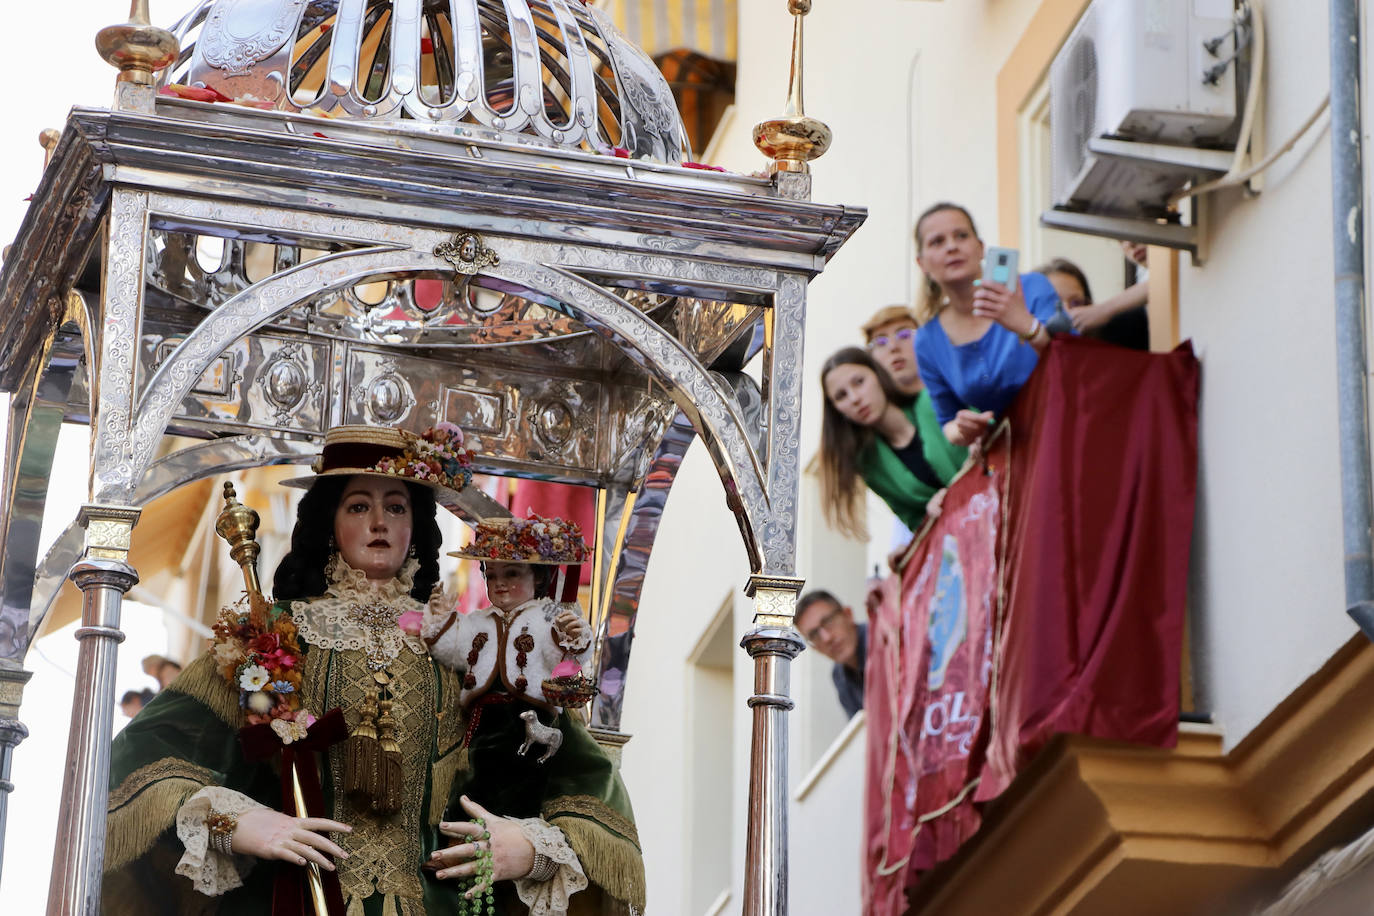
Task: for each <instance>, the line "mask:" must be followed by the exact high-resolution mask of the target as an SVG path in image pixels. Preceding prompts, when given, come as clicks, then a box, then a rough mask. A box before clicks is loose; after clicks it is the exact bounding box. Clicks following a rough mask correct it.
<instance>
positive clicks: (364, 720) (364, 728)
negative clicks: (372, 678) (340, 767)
mask: <svg viewBox="0 0 1374 916" xmlns="http://www.w3.org/2000/svg"><path fill="white" fill-rule="evenodd" d="M376 717H377V690H376V688H373V689H372V690H370V691H368V693H367V696H365V697H364V698H363V704H362V709H361V710H359V717H358V724H357V725H356V726H354V728H353V734H351V735H349V736H348V743H347V744H346V745H344V792H345V793H346V794H347V795H349V796H352V797H355V798H365V799H369V800H370V799H372V798H375V797H376V790H377V763H378V753H379V752H378V749H377V726H376Z"/></svg>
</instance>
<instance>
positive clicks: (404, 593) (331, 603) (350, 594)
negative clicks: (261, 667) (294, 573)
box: [291, 553, 425, 669]
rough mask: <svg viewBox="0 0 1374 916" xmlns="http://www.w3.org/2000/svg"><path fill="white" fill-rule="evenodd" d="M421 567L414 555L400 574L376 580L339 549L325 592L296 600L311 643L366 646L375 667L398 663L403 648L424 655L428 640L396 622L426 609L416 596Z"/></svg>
mask: <svg viewBox="0 0 1374 916" xmlns="http://www.w3.org/2000/svg"><path fill="white" fill-rule="evenodd" d="M419 568H420V563H419V561H418V560H415V559H409V560H407V561H406V563H405V565H404V566H402V567H401V571H400V572H399V573H397V574H396V577H395V578H393V579H391V580H389V581H387V582H383V583H374V582H372V581H371V580H369V579H368V578H367V575H366V574H365V573H363V571H362V570H359V569H354V568H353V567H351V566H349V565H348V564H347V563H346V562H344V560H343V558H342V557H340V556H339V555H338V554H337V553H336V554H334V556H333V557H331V558H330V560H329V563H328V564H327V565H326V566H325V570H324V571H325V578H326V580H327V581H328V587H327V588H326V589H325V593H324V595H323V596H322V597H319V598H307V599H304V600H300V601H292V602H291V619H292V620H294V621H295V622H296V626H297V627H298V628H299V629H300V632H301V636H302V637H304V639H305V641H306V642H307V643H309V644H310V645H312V646H318V647H320V648H323V649H362V650H363V651H365V652H366V653H367V656H368V662H369V664H370V665H371V666H372V667H373V668H374V669H380V668H385V667H386V666H387V665H389V664H390V663H391V662H393V661H395V660H396V657H397V656H398V655H400V654H401V649H402V648H403V647H405V648H409V649H410V650H411V651H412V652H416V653H418V654H424V652H425V644H424V642H423V641H422V640H421V639H420V638H419V637H418V636H412V635H411V634H409V633H406V632H405V631H404V630H402V629H401V628H400V627H399V626H397V625H396V619H397V618H398V617H400V616H401V615H402V614H404V613H406V612H407V611H423V610H424V605H423V604H422V603H421V602H419V601H416V600H415V599H414V598H412V597H411V596H410V590H411V588H413V587H414V585H415V573H416V572H417V571H418V570H419Z"/></svg>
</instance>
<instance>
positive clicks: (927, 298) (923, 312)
mask: <svg viewBox="0 0 1374 916" xmlns="http://www.w3.org/2000/svg"><path fill="white" fill-rule="evenodd" d="M945 210H954V211H956V212H959V213H962V214H964V218H965V219H967V220H968V227H969V228H970V229H972V230H973V237H974V238H980V236H979V235H978V226H977V225H976V224H975V223H974V222H973V214H971V213H969V212H968V209H967V208H965V207H962V206H960V205H959V204H956V203H951V202H950V201H947V200H942V201H939V202H937V203H933V204H931V205H930V206H929V207H926V209H925V212H924V213H922V214H921V215H920V216H918V217H917V218H916V227H915V228H914V229H913V230H912V235H913V236H914V237H915V239H916V254H917V255H918V256H919V255H920V254H921V247H922V245H921V224H922V223H924V222H925V221H926V218H927V217H930V216H934V215H935V214H936V213H942V212H944V211H945ZM923 276H924V278H925V282H924V283H923V284H921V297H920V299H919V300H918V301H917V303H916V322H917V324H925V323H926V322H928V321H930V320H931V319H933V318H934V317H935V316H936V315H938V314H940V309H941V308H943V307H944V303H943V302H942V300H943V299H944V298H945V293H944V290H942V289H940V284H938V283H936V282H935V281H934V280H932V279H931V278H930V275H929V274H924V275H923Z"/></svg>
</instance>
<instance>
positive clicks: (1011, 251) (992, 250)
mask: <svg viewBox="0 0 1374 916" xmlns="http://www.w3.org/2000/svg"><path fill="white" fill-rule="evenodd" d="M1019 258H1020V256H1019V255H1018V254H1017V251H1016V249H1015V248H999V247H997V246H996V245H991V246H989V247H988V248H987V250H986V251H984V252H983V279H984V280H989V281H991V282H993V283H1000V284H1002V285H1003V286H1005V287H1006V288H1007V289H1009V290H1011V291H1012V292H1016V276H1017V270H1016V266H1017V261H1018V260H1019Z"/></svg>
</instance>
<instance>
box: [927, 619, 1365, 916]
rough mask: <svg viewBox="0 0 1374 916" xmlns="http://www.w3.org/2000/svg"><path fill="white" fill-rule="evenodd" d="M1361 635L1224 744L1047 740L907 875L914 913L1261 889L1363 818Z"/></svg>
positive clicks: (1156, 906) (1099, 906) (1176, 902)
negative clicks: (935, 853)
mask: <svg viewBox="0 0 1374 916" xmlns="http://www.w3.org/2000/svg"><path fill="white" fill-rule="evenodd" d="M1371 695H1374V645H1371V644H1370V643H1369V642H1368V641H1367V640H1365V639H1364V638H1363V637H1360V636H1357V637H1354V638H1352V639H1351V641H1350V642H1349V643H1347V644H1346V645H1345V646H1343V647H1342V648H1341V649H1340V650H1339V651H1338V652H1337V653H1336V654H1335V655H1334V656H1333V657H1332V658H1331V659H1330V660H1329V661H1328V662H1327V664H1326V665H1324V666H1323V667H1322V668H1321V670H1319V671H1318V672H1317V673H1316V674H1314V675H1313V676H1312V677H1311V678H1309V679H1308V680H1307V681H1306V682H1305V683H1304V684H1303V685H1302V686H1300V687H1299V688H1298V689H1297V690H1295V691H1294V692H1293V693H1292V694H1291V695H1290V696H1289V697H1288V698H1287V699H1285V700H1284V701H1283V702H1282V703H1281V704H1280V705H1279V706H1278V707H1276V708H1275V709H1274V711H1273V712H1272V713H1271V714H1270V715H1269V716H1268V717H1267V718H1266V719H1265V721H1264V722H1263V723H1262V724H1261V725H1260V726H1259V727H1258V728H1256V729H1255V731H1254V732H1252V733H1251V734H1250V735H1249V736H1248V737H1247V738H1246V739H1245V740H1244V741H1243V742H1242V743H1241V744H1240V745H1238V746H1237V747H1235V748H1234V749H1232V750H1231V751H1230V752H1229V753H1223V749H1222V738H1221V735H1220V733H1219V732H1218V731H1216V730H1214V729H1208V728H1198V727H1190V726H1184V727H1183V728H1181V729H1180V734H1179V740H1178V746H1177V747H1176V748H1174V749H1171V750H1162V749H1158V748H1143V747H1136V746H1132V745H1125V744H1118V743H1113V742H1105V741H1100V740H1096V739H1092V738H1085V737H1082V736H1077V735H1065V736H1061V737H1059V738H1057V739H1055V741H1054V742H1052V743H1051V744H1050V745H1049V746H1048V747H1047V748H1046V749H1045V750H1044V751H1043V752H1042V753H1041V754H1040V755H1039V756H1038V757H1037V758H1036V759H1035V760H1034V761H1033V762H1032V763H1031V765H1030V766H1029V767H1028V768H1027V769H1026V770H1025V771H1024V772H1023V773H1022V774H1021V775H1020V776H1019V777H1018V778H1017V780H1016V782H1015V783H1013V784H1012V786H1011V787H1010V788H1009V789H1008V790H1007V792H1006V793H1004V794H1003V796H1002V797H1001V798H999V799H997V800H996V801H995V802H993V803H991V804H990V805H989V806H988V807H987V809H986V810H985V811H984V815H985V820H984V824H983V828H982V830H980V831H979V833H978V834H977V835H976V836H975V837H974V838H973V839H972V840H970V841H969V843H967V844H966V845H965V847H964V848H963V849H962V850H961V851H960V853H959V854H958V855H957V856H956V857H955V858H954V859H952V860H950V861H949V862H946V863H945V864H944V865H942V866H940V867H939V868H937V869H935V870H934V871H932V872H931V873H930V875H929V876H927V878H926V879H925V881H924V882H923V883H922V885H921V887H920V888H919V889H918V891H917V895H916V898H915V899H914V900H913V903H914V907H913V910H912V912H914V913H919V914H922V916H927V914H929V916H933V914H941V916H946V914H949V916H953V914H980V916H983V914H987V913H999V914H1008V916H1011V914H1017V913H1027V914H1029V913H1036V914H1050V913H1069V912H1074V911H1080V912H1111V913H1115V914H1128V913H1166V912H1175V913H1192V912H1209V913H1210V912H1217V911H1218V909H1219V906H1220V905H1221V904H1222V903H1223V902H1229V901H1237V902H1239V901H1240V900H1249V901H1254V902H1257V901H1260V900H1263V899H1265V898H1267V897H1272V896H1273V895H1274V893H1275V891H1276V890H1277V889H1278V888H1279V887H1280V886H1281V884H1282V882H1283V881H1285V880H1287V879H1288V878H1290V877H1291V876H1292V875H1293V874H1295V873H1296V872H1297V871H1298V870H1300V869H1301V868H1302V867H1303V866H1305V865H1306V864H1307V863H1308V862H1309V861H1311V860H1312V859H1313V858H1315V857H1316V856H1317V855H1318V854H1320V853H1321V852H1322V851H1323V850H1325V849H1327V848H1329V847H1331V846H1333V845H1336V844H1339V843H1342V842H1346V841H1348V840H1350V839H1352V838H1353V837H1355V836H1358V835H1359V834H1360V833H1362V832H1363V830H1364V829H1365V828H1366V827H1367V826H1368V824H1369V823H1370V821H1371V818H1374V767H1371V766H1370V764H1371V762H1374V710H1371V709H1370V706H1369V702H1368V698H1369V697H1370V696H1371Z"/></svg>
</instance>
